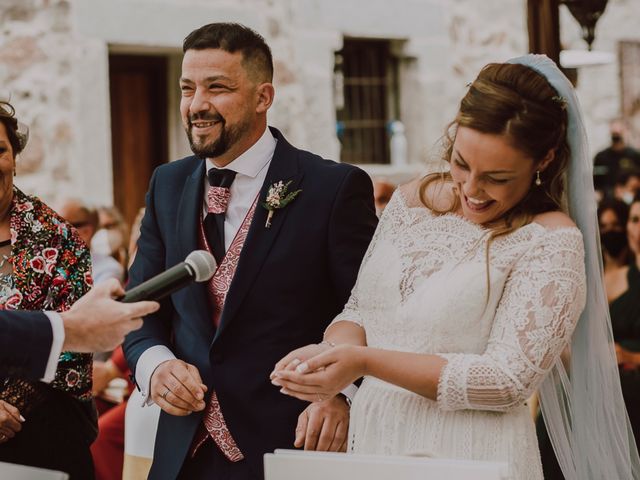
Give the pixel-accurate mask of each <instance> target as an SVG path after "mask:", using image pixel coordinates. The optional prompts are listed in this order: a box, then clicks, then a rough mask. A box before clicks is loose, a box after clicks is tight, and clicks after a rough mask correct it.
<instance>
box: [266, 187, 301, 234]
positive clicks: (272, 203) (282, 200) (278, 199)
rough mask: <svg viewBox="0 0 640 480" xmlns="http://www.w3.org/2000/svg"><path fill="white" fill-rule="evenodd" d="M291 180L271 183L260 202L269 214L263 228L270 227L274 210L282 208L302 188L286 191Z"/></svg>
mask: <svg viewBox="0 0 640 480" xmlns="http://www.w3.org/2000/svg"><path fill="white" fill-rule="evenodd" d="M290 184H291V181H288V182H287V183H284V182H282V181H279V182H276V183H273V184H271V186H270V187H269V191H268V192H267V198H266V199H265V202H264V203H263V204H262V206H263V207H264V208H266V209H267V211H268V212H269V214H268V215H267V222H266V223H265V224H264V226H265V228H270V227H271V219H272V218H273V215H274V213H275V212H276V210H278V209H280V208H284V207H286V206H287V205H289V204H290V203H291V202H292V201H293V200H294V199H295V198H296V197H297V196H298V194H299V193H300V192H301V191H302V190H296V191H295V192H289V193H287V189H288V188H289V185H290Z"/></svg>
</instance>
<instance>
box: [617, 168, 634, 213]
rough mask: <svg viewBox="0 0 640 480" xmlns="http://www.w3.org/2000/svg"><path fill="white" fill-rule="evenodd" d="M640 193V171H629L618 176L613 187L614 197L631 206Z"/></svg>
mask: <svg viewBox="0 0 640 480" xmlns="http://www.w3.org/2000/svg"><path fill="white" fill-rule="evenodd" d="M638 192H640V170H629V171H626V172H622V173H621V174H620V175H618V178H617V179H616V183H615V185H614V187H613V197H614V198H616V199H617V200H621V201H623V202H624V203H626V204H627V205H629V204H630V203H631V202H632V201H633V199H634V197H635V196H636V194H637V193H638Z"/></svg>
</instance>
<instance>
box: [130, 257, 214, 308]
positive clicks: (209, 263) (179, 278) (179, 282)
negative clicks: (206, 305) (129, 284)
mask: <svg viewBox="0 0 640 480" xmlns="http://www.w3.org/2000/svg"><path fill="white" fill-rule="evenodd" d="M215 271H216V260H215V258H213V255H211V254H210V253H209V252H207V251H205V250H194V251H193V252H191V253H190V254H189V255H188V256H187V258H185V259H184V262H180V263H179V264H177V265H174V266H173V267H171V268H170V269H169V270H166V271H164V272H162V273H160V274H158V275H156V276H155V277H152V278H150V279H149V280H147V281H145V282H142V283H141V284H140V285H138V286H137V287H134V288H132V289H131V290H129V291H127V292H125V294H124V295H123V296H122V297H120V298H119V299H118V300H120V301H121V302H124V303H132V302H139V301H141V300H156V301H157V300H160V299H162V298H164V297H166V296H167V295H170V294H172V293H173V292H175V291H177V290H180V289H181V288H183V287H186V286H187V285H189V284H190V283H191V282H194V281H195V282H206V281H207V280H209V279H210V278H211V277H213V274H214V273H215Z"/></svg>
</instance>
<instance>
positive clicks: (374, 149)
mask: <svg viewBox="0 0 640 480" xmlns="http://www.w3.org/2000/svg"><path fill="white" fill-rule="evenodd" d="M391 52H392V42H391V41H390V40H368V39H367V40H364V39H353V38H345V39H344V44H343V48H342V50H340V51H339V52H336V55H335V69H334V82H335V85H334V87H335V103H336V119H337V122H338V124H337V134H338V138H339V139H340V142H341V144H342V148H341V152H340V160H341V161H342V162H347V163H360V164H362V163H369V164H371V163H373V164H388V163H390V152H389V132H388V128H387V125H388V123H389V121H390V120H393V119H397V118H398V116H399V115H398V113H399V112H398V110H399V102H398V95H397V83H398V82H397V70H398V69H397V60H396V57H395V56H393V55H392V53H391Z"/></svg>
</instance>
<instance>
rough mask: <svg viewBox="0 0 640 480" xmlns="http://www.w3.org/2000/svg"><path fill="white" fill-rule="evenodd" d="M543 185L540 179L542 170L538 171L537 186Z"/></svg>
mask: <svg viewBox="0 0 640 480" xmlns="http://www.w3.org/2000/svg"><path fill="white" fill-rule="evenodd" d="M540 185H542V180H541V179H540V170H538V171H537V172H536V186H537V187H539V186H540Z"/></svg>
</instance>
